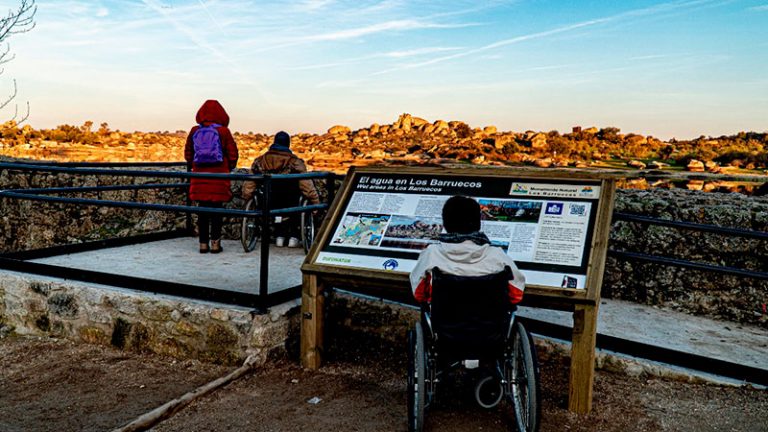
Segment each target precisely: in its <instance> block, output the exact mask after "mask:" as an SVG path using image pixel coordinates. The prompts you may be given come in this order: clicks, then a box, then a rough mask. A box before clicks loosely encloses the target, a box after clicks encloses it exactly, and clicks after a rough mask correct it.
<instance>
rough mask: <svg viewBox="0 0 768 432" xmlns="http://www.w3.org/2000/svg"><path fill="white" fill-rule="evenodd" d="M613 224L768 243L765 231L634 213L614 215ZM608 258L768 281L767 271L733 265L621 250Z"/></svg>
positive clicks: (610, 254) (613, 251) (611, 251)
mask: <svg viewBox="0 0 768 432" xmlns="http://www.w3.org/2000/svg"><path fill="white" fill-rule="evenodd" d="M613 221H614V222H616V221H625V222H634V223H642V224H648V225H658V226H664V227H669V228H677V229H684V230H692V231H700V232H707V233H712V234H718V235H722V236H726V237H744V238H751V239H757V240H768V233H766V232H763V231H753V230H744V229H738V228H729V227H721V226H717V225H706V224H697V223H692V222H684V221H673V220H669V219H661V218H652V217H648V216H640V215H635V214H630V213H621V212H615V213H614V214H613ZM608 255H609V256H612V257H614V258H619V259H624V260H639V261H645V262H649V263H655V264H662V265H668V266H675V267H684V268H690V269H695V270H702V271H710V272H714V273H719V274H726V275H733V276H742V277H748V278H755V279H761V280H768V272H765V271H755V270H748V269H740V268H734V267H729V266H722V265H714V264H707V263H702V262H697V261H690V260H684V259H679V258H673V257H666V256H660V255H650V254H644V253H639V252H630V251H618V250H614V249H609V250H608Z"/></svg>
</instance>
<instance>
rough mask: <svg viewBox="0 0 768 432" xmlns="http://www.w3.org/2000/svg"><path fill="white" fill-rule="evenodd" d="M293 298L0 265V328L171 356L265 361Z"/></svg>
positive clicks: (280, 340)
mask: <svg viewBox="0 0 768 432" xmlns="http://www.w3.org/2000/svg"><path fill="white" fill-rule="evenodd" d="M299 309H300V308H299V307H298V301H293V302H289V303H286V304H284V305H281V306H277V307H273V308H271V310H270V312H269V313H268V314H263V315H257V314H252V313H251V312H252V311H251V310H250V309H248V308H243V307H237V306H224V305H219V304H211V303H206V302H200V301H194V300H187V299H180V298H172V297H167V296H160V295H152V294H148V293H144V292H137V291H131V290H124V289H119V288H111V287H106V286H100V285H93V284H86V283H79V282H69V281H61V280H54V279H47V278H44V277H37V276H36V277H34V278H32V277H28V276H26V275H22V274H19V273H13V272H6V271H0V336H3V335H5V334H7V333H11V332H14V333H16V334H21V335H40V336H42V335H46V336H53V337H59V338H66V339H71V340H76V341H82V342H86V343H93V344H101V345H112V346H115V347H117V348H120V349H125V350H131V351H137V352H154V353H158V354H162V355H168V356H172V357H177V358H182V359H186V358H196V359H199V360H203V361H207V362H213V363H221V364H231V365H234V364H239V363H241V362H242V361H243V360H244V359H245V358H246V357H247V356H249V355H254V356H255V358H256V359H257V361H258V362H260V363H264V362H266V361H267V359H268V357H269V356H270V355H274V354H279V353H281V352H285V346H286V341H287V340H288V339H289V337H291V338H294V339H295V338H296V337H297V336H296V333H297V330H296V329H297V328H298V312H299Z"/></svg>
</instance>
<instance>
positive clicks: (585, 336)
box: [568, 304, 598, 414]
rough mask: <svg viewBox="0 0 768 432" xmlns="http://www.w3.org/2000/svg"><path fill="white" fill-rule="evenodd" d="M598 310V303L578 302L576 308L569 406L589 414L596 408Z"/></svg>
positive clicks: (574, 410) (570, 409)
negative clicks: (593, 404)
mask: <svg viewBox="0 0 768 432" xmlns="http://www.w3.org/2000/svg"><path fill="white" fill-rule="evenodd" d="M597 310H598V305H597V304H596V305H576V306H575V310H574V312H573V340H572V343H571V370H570V382H569V388H568V410H569V411H571V412H575V413H578V414H588V413H589V412H590V411H591V410H592V384H593V383H594V379H595V342H596V340H597Z"/></svg>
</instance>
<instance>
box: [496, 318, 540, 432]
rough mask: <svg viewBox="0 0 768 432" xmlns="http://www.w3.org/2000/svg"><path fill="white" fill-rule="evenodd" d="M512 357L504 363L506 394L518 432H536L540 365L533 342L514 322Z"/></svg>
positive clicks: (522, 328)
mask: <svg viewBox="0 0 768 432" xmlns="http://www.w3.org/2000/svg"><path fill="white" fill-rule="evenodd" d="M511 343H512V347H511V348H512V350H511V353H510V354H511V355H508V356H507V357H506V359H505V364H504V369H503V372H504V380H505V381H506V386H505V387H506V388H505V393H506V396H507V400H508V401H509V402H510V404H511V405H512V409H513V410H514V413H513V417H514V419H515V426H516V427H517V430H518V431H520V432H536V431H537V430H538V429H539V418H540V417H541V393H540V391H539V364H538V361H537V360H536V348H535V347H534V345H533V339H532V338H531V335H530V334H529V333H528V331H527V330H526V329H525V327H524V326H523V325H522V324H521V323H520V322H516V323H515V328H514V334H513V336H512V342H511Z"/></svg>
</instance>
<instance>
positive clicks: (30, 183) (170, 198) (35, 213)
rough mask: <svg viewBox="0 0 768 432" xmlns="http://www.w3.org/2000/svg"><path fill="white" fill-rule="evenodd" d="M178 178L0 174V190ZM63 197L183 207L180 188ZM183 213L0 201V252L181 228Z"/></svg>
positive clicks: (137, 183)
mask: <svg viewBox="0 0 768 432" xmlns="http://www.w3.org/2000/svg"><path fill="white" fill-rule="evenodd" d="M178 182H180V179H162V178H139V177H117V176H115V177H112V176H95V175H71V174H55V173H45V172H21V171H18V170H9V169H0V190H3V189H8V190H13V189H26V188H44V187H84V186H105V185H116V184H119V185H141V184H149V183H178ZM57 195H58V196H64V197H76V198H89V199H97V198H99V199H103V200H113V201H130V202H143V203H155V204H177V205H183V204H184V202H185V194H184V191H183V190H182V189H146V190H138V191H112V192H100V193H97V192H83V193H66V194H57ZM184 221H185V217H184V215H183V214H174V213H169V212H159V211H146V210H129V209H120V208H108V207H97V206H82V205H74V204H61V203H46V202H41V201H29V200H19V199H9V198H0V253H3V252H15V251H23V250H31V249H38V248H44V247H50V246H58V245H64V244H71V243H80V242H84V241H88V240H100V239H104V238H115V237H126V236H130V235H136V234H144V233H151V232H162V231H170V230H172V229H175V228H183V227H184V226H185V224H184Z"/></svg>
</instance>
